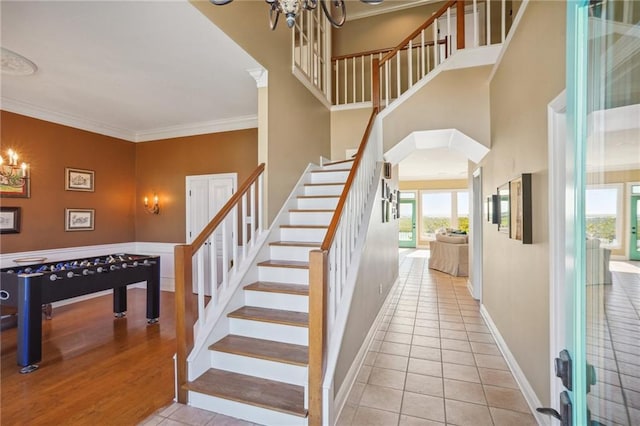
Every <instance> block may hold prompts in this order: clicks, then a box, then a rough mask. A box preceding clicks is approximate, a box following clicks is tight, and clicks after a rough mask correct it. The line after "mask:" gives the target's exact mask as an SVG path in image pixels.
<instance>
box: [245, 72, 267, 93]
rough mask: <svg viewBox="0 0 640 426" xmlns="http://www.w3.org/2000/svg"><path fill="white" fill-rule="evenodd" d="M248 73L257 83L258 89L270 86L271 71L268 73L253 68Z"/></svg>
mask: <svg viewBox="0 0 640 426" xmlns="http://www.w3.org/2000/svg"><path fill="white" fill-rule="evenodd" d="M247 72H248V73H249V74H250V75H251V77H253V78H254V80H255V81H256V86H257V87H258V89H260V88H262V87H267V86H269V71H267V70H266V69H264V68H252V69H249V70H247Z"/></svg>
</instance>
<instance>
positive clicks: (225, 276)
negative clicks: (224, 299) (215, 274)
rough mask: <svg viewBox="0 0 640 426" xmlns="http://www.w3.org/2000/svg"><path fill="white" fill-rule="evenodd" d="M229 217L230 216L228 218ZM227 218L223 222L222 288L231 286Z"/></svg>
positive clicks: (225, 288)
mask: <svg viewBox="0 0 640 426" xmlns="http://www.w3.org/2000/svg"><path fill="white" fill-rule="evenodd" d="M227 217H228V216H227ZM227 217H225V218H224V219H223V220H222V223H221V226H222V288H223V290H225V291H226V290H227V288H228V286H229V243H228V241H229V235H228V234H229V232H228V231H227Z"/></svg>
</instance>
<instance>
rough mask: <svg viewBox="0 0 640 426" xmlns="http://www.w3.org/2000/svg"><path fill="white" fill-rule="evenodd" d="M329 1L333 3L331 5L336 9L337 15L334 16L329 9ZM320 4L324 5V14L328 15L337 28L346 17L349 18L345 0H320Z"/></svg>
mask: <svg viewBox="0 0 640 426" xmlns="http://www.w3.org/2000/svg"><path fill="white" fill-rule="evenodd" d="M327 1H329V2H330V3H331V7H333V8H335V9H336V12H337V16H334V15H333V13H332V12H331V10H329V6H327ZM320 4H321V5H322V10H324V14H325V15H326V17H327V19H328V20H329V22H331V25H333V26H334V27H336V28H340V27H341V26H342V25H343V24H344V21H345V19H346V18H347V8H346V5H345V0H320Z"/></svg>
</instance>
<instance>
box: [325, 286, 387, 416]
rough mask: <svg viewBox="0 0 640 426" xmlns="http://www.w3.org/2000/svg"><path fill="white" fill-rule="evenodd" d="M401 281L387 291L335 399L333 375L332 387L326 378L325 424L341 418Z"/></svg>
mask: <svg viewBox="0 0 640 426" xmlns="http://www.w3.org/2000/svg"><path fill="white" fill-rule="evenodd" d="M399 283H400V279H399V278H397V279H396V282H395V283H394V284H393V285H392V286H391V289H389V293H387V297H386V298H385V300H384V302H383V303H382V306H381V307H380V310H379V311H378V315H377V316H376V318H375V320H374V321H373V323H372V324H371V328H369V332H368V333H367V335H366V336H365V338H364V341H363V342H362V346H360V349H359V350H358V353H357V354H356V356H355V358H354V359H353V362H352V363H351V367H349V370H348V371H347V374H346V375H345V377H344V380H343V381H342V386H340V389H338V392H336V393H335V399H332V395H333V393H332V392H329V391H333V377H331V387H327V381H326V380H325V384H324V389H323V390H324V394H323V400H324V401H328V402H329V403H331V404H332V406H331V407H330V408H329V407H327V404H325V407H324V413H323V419H325V422H324V423H325V424H335V422H336V420H337V419H339V418H340V414H341V413H342V409H343V408H344V406H345V405H346V403H347V398H348V396H349V393H351V389H352V388H353V385H354V384H355V383H356V378H357V376H358V373H359V372H360V369H361V368H362V365H363V364H364V359H365V357H366V355H367V352H368V351H369V347H371V344H372V343H373V340H374V339H373V338H374V337H375V335H376V332H377V331H378V327H379V326H380V323H381V321H382V318H384V316H385V315H386V314H387V309H388V308H389V304H390V302H391V299H392V298H393V296H394V295H395V291H396V287H397V286H398V284H399ZM333 413H335V414H336V416H335V418H331V417H330V415H331V414H333Z"/></svg>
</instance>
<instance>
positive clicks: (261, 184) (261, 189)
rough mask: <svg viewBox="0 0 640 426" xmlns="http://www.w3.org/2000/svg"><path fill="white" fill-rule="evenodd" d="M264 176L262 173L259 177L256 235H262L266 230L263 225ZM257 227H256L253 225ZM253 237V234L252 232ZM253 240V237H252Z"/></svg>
mask: <svg viewBox="0 0 640 426" xmlns="http://www.w3.org/2000/svg"><path fill="white" fill-rule="evenodd" d="M263 176H264V175H263V174H262V173H261V174H260V176H258V232H256V235H260V234H262V230H263V229H264V227H263V226H262V225H263V223H262V221H263V218H264V204H263V203H264V197H263V194H264V181H263V179H262V178H263ZM252 226H255V225H252ZM251 235H252V236H253V232H251ZM252 238H253V237H252Z"/></svg>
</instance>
